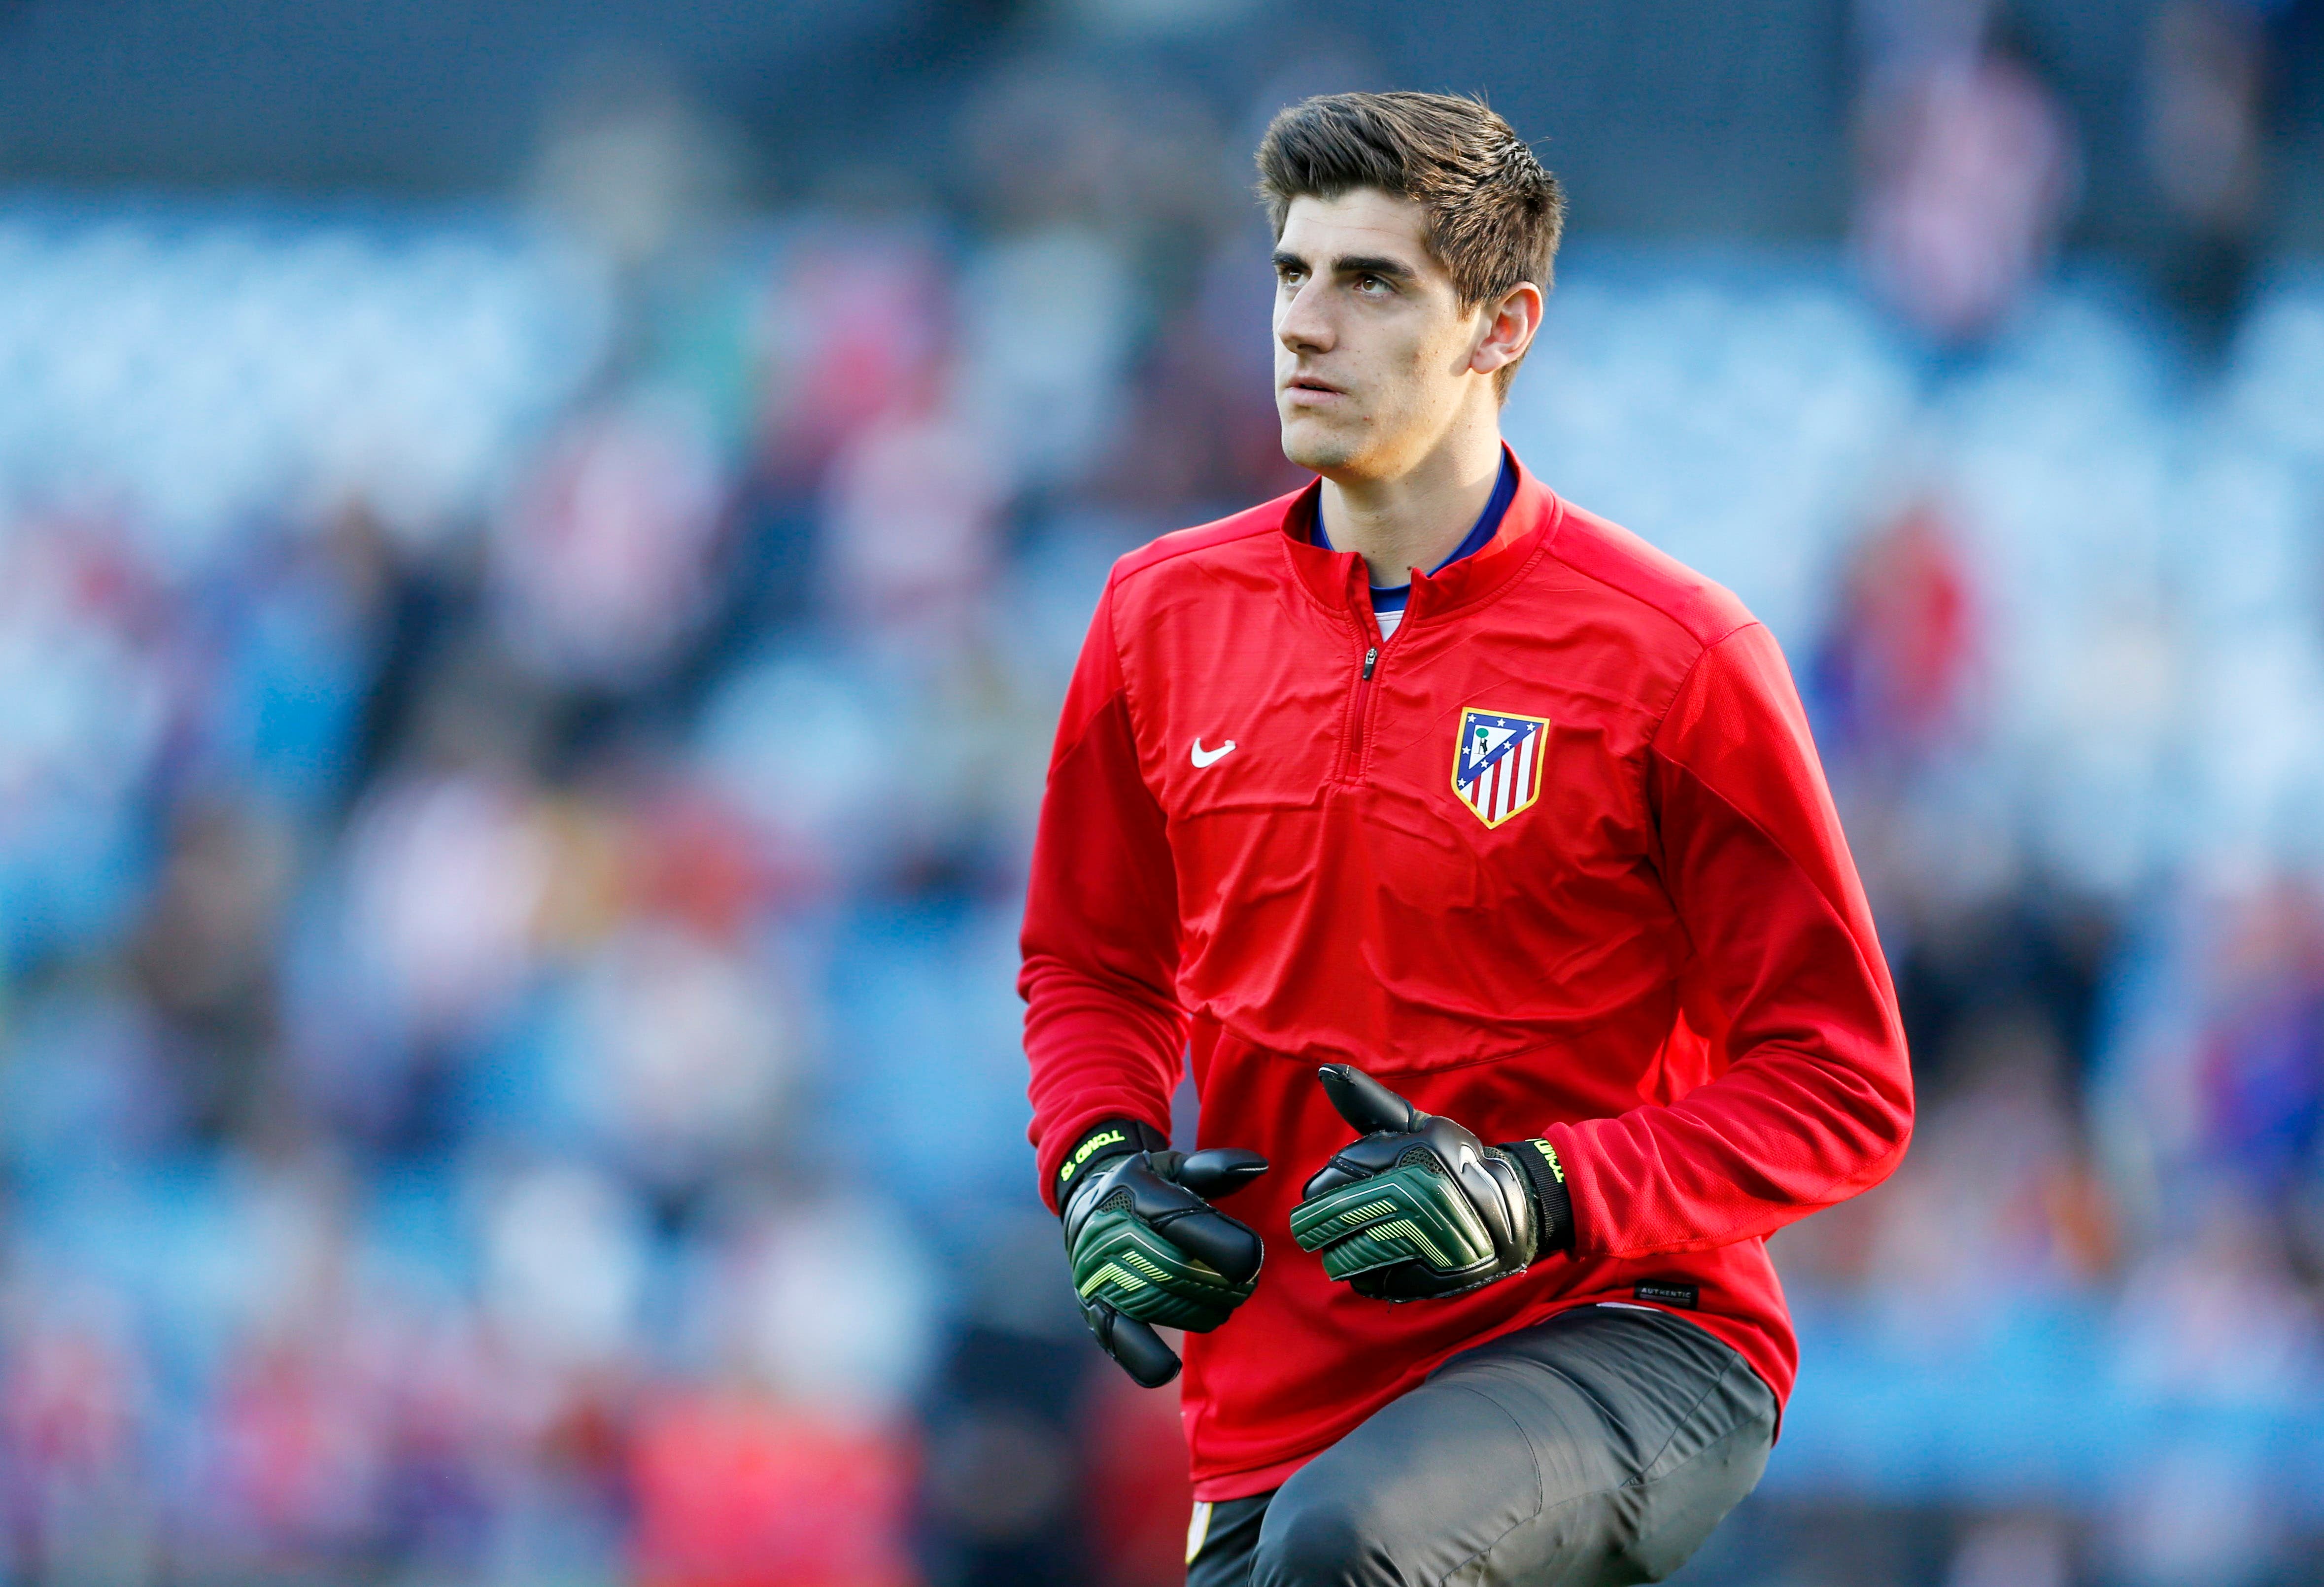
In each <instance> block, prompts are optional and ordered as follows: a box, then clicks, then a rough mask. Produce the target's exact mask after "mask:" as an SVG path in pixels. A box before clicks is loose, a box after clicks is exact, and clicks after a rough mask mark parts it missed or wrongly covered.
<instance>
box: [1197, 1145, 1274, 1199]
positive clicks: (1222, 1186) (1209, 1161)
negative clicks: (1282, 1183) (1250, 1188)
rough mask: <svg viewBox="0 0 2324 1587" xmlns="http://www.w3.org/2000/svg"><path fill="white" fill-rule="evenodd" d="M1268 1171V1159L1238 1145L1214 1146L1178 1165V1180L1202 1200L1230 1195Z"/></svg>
mask: <svg viewBox="0 0 2324 1587" xmlns="http://www.w3.org/2000/svg"><path fill="white" fill-rule="evenodd" d="M1266 1172H1267V1159H1266V1158H1263V1157H1260V1156H1259V1154H1258V1153H1257V1152H1255V1151H1245V1150H1243V1149H1241V1148H1240V1147H1234V1146H1214V1147H1212V1148H1210V1149H1208V1150H1205V1151H1198V1152H1195V1153H1194V1155H1193V1156H1191V1157H1189V1158H1187V1159H1186V1160H1185V1162H1183V1163H1181V1164H1179V1165H1178V1174H1177V1179H1178V1183H1179V1184H1181V1185H1183V1186H1185V1187H1186V1188H1187V1189H1189V1190H1191V1191H1193V1192H1194V1194H1195V1195H1199V1196H1201V1197H1202V1198H1203V1200H1205V1201H1211V1200H1214V1199H1216V1198H1217V1197H1219V1196H1222V1195H1233V1194H1234V1193H1235V1192H1236V1191H1238V1190H1240V1189H1241V1188H1242V1187H1243V1186H1246V1185H1248V1184H1250V1182H1251V1181H1252V1180H1254V1179H1256V1178H1258V1177H1259V1176H1260V1175H1261V1174H1264V1173H1266Z"/></svg>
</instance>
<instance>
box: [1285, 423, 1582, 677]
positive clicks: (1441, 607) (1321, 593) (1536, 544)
mask: <svg viewBox="0 0 2324 1587" xmlns="http://www.w3.org/2000/svg"><path fill="white" fill-rule="evenodd" d="M1501 456H1502V457H1503V459H1504V460H1505V461H1506V462H1507V463H1508V465H1509V466H1512V467H1514V468H1515V469H1516V470H1517V494H1516V495H1515V496H1514V497H1513V498H1511V500H1510V502H1509V506H1508V512H1504V513H1503V514H1502V515H1501V527H1500V529H1499V531H1498V532H1497V533H1496V534H1495V535H1494V536H1493V538H1492V540H1490V541H1489V542H1488V543H1487V544H1486V545H1485V547H1484V549H1481V550H1480V551H1477V552H1476V553H1474V554H1473V555H1471V556H1467V557H1463V558H1461V559H1460V560H1459V561H1457V562H1451V563H1448V564H1446V565H1445V566H1444V567H1440V568H1438V569H1437V570H1436V571H1435V572H1434V573H1433V574H1430V573H1423V572H1421V571H1420V570H1419V569H1418V568H1415V569H1413V573H1412V595H1411V598H1410V599H1409V600H1408V601H1407V602H1406V604H1405V608H1404V622H1405V625H1406V627H1409V626H1411V625H1412V624H1413V623H1425V622H1427V621H1429V620H1430V619H1432V618H1434V617H1438V616H1442V615H1444V614H1448V613H1452V612H1456V611H1458V610H1460V609H1461V608H1462V607H1463V606H1470V605H1474V604H1476V603H1477V602H1479V601H1481V600H1483V599H1485V598H1486V597H1487V596H1488V595H1492V594H1494V593H1495V592H1496V591H1498V590H1499V589H1500V588H1501V587H1502V586H1504V585H1506V584H1508V582H1509V580H1511V579H1512V578H1515V577H1517V575H1518V574H1519V573H1522V572H1523V571H1524V570H1525V569H1526V567H1527V566H1528V565H1529V564H1530V563H1531V562H1532V561H1533V559H1534V558H1535V555H1536V554H1537V553H1539V552H1540V551H1541V550H1542V549H1544V548H1545V547H1546V546H1547V545H1548V544H1549V543H1550V542H1551V541H1552V540H1554V539H1556V538H1557V531H1558V527H1559V525H1560V524H1561V523H1563V521H1564V517H1565V504H1564V503H1563V502H1561V501H1560V500H1559V499H1558V497H1557V494H1556V493H1555V492H1554V491H1552V490H1551V489H1550V488H1549V487H1548V486H1547V485H1545V484H1542V483H1541V481H1540V480H1539V479H1537V478H1535V476H1534V475H1533V474H1532V473H1531V472H1530V471H1529V470H1527V469H1526V466H1525V465H1524V464H1522V463H1520V462H1518V461H1517V454H1516V453H1515V452H1513V451H1512V450H1510V448H1509V445H1508V442H1507V441H1504V442H1502V443H1501ZM1322 497H1323V481H1322V480H1321V479H1320V478H1319V479H1316V480H1314V481H1311V482H1310V483H1309V484H1308V485H1307V488H1306V489H1305V490H1303V491H1301V492H1299V493H1298V494H1296V495H1294V496H1292V497H1290V498H1289V499H1288V500H1287V501H1286V502H1285V503H1284V514H1283V521H1282V523H1281V524H1280V525H1279V526H1278V538H1279V539H1280V540H1281V541H1282V544H1283V550H1284V554H1285V555H1286V557H1288V558H1290V561H1291V571H1292V574H1293V576H1294V577H1296V579H1297V580H1298V582H1299V584H1300V586H1302V587H1303V588H1305V590H1306V592H1307V593H1308V594H1309V595H1311V596H1313V597H1314V599H1315V600H1316V601H1317V602H1318V603H1319V604H1322V605H1323V606H1325V607H1326V608H1328V609H1330V610H1332V611H1334V612H1344V613H1347V614H1349V615H1351V617H1353V618H1354V619H1355V621H1356V622H1357V623H1358V624H1359V625H1360V626H1362V627H1366V628H1369V626H1370V625H1371V577H1370V575H1369V571H1368V570H1367V569H1366V567H1365V566H1364V559H1363V558H1361V557H1360V556H1359V555H1357V554H1356V553H1355V552H1353V551H1332V550H1326V549H1323V547H1322V546H1318V545H1316V544H1314V543H1313V537H1312V535H1311V532H1310V530H1311V526H1312V525H1313V524H1314V521H1315V513H1316V511H1317V507H1318V503H1320V502H1321V500H1322ZM1398 632H1402V631H1401V630H1399V631H1398Z"/></svg>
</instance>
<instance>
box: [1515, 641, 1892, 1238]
mask: <svg viewBox="0 0 2324 1587" xmlns="http://www.w3.org/2000/svg"><path fill="white" fill-rule="evenodd" d="M1646 789H1647V796H1648V798H1649V800H1650V802H1651V804H1652V807H1653V809H1654V812H1655V823H1656V832H1657V835H1658V837H1659V843H1660V853H1659V860H1660V866H1661V872H1662V878H1663V883H1664V886H1665V889H1666V890H1667V891H1668V893H1669V895H1670V898H1671V900H1672V901H1673V903H1674V906H1675V908H1676V909H1677V911H1678V915H1679V918H1680V919H1681V921H1682V922H1683V925H1684V927H1685V928H1686V932H1687V935H1688V937H1689V940H1690V942H1691V944H1692V950H1693V957H1692V962H1691V963H1690V964H1688V965H1687V966H1686V968H1685V971H1684V973H1683V1003H1684V1009H1685V1014H1684V1018H1685V1020H1686V1023H1687V1024H1688V1025H1689V1026H1690V1027H1692V1029H1693V1031H1694V1032H1695V1033H1696V1034H1697V1035H1698V1036H1699V1037H1700V1038H1701V1039H1702V1040H1703V1041H1705V1042H1707V1043H1708V1045H1709V1047H1710V1050H1711V1056H1712V1067H1713V1072H1714V1074H1715V1075H1716V1077H1715V1078H1713V1079H1711V1080H1710V1081H1708V1082H1707V1083H1705V1084H1701V1085H1698V1086H1696V1087H1695V1089H1693V1090H1692V1092H1689V1093H1686V1094H1684V1095H1683V1096H1680V1097H1678V1098H1677V1099H1676V1100H1675V1101H1674V1102H1672V1103H1669V1104H1668V1105H1648V1106H1643V1107H1638V1108H1635V1109H1632V1110H1630V1111H1629V1112H1624V1113H1622V1114H1620V1115H1618V1116H1617V1117H1613V1118H1606V1119H1593V1120H1588V1121H1582V1122H1578V1123H1568V1124H1559V1125H1554V1126H1552V1127H1551V1129H1550V1130H1548V1131H1547V1136H1548V1139H1549V1140H1550V1141H1551V1142H1552V1144H1554V1146H1555V1147H1556V1148H1557V1149H1558V1151H1559V1153H1560V1155H1561V1156H1562V1157H1563V1158H1564V1160H1565V1162H1566V1164H1567V1165H1568V1186H1567V1187H1568V1189H1569V1191H1570V1192H1571V1194H1572V1198H1573V1203H1574V1220H1575V1224H1576V1231H1577V1238H1578V1245H1577V1251H1578V1253H1579V1254H1582V1255H1585V1256H1616V1257H1642V1256H1651V1255H1655V1254H1661V1253H1668V1252H1677V1251H1687V1250H1708V1249H1711V1248H1714V1247H1717V1246H1721V1245H1727V1244H1731V1243H1733V1242H1735V1241H1741V1240H1748V1239H1750V1238H1753V1237H1755V1236H1759V1235H1765V1234H1767V1233H1770V1232H1774V1231H1775V1230H1776V1229H1780V1228H1782V1227H1783V1226H1784V1224H1786V1223H1792V1222H1794V1221H1795V1220H1797V1219H1799V1218H1802V1217H1804V1216H1806V1215H1807V1214H1808V1213H1812V1212H1815V1211H1816V1210H1818V1209H1819V1208H1821V1207H1826V1206H1830V1205H1831V1204H1834V1203H1836V1202H1840V1201H1844V1200H1846V1199H1847V1198H1848V1197H1849V1196H1851V1195H1856V1194H1858V1192H1860V1191H1863V1190H1865V1189H1867V1188H1869V1187H1870V1186H1874V1185H1876V1184H1877V1183H1879V1181H1880V1180H1881V1179H1883V1178H1885V1177H1886V1176H1887V1174H1888V1173H1889V1171H1890V1170H1891V1169H1893V1168H1894V1167H1895V1165H1896V1163H1897V1162H1898V1161H1899V1159H1901V1158H1902V1157H1903V1156H1904V1148H1905V1144H1906V1142H1907V1140H1909V1138H1910V1136H1911V1133H1912V1118H1913V1087H1912V1074H1911V1068H1910V1066H1909V1064H1908V1062H1907V1059H1906V1056H1905V1049H1904V1029H1903V1025H1902V1023H1901V1021H1900V1020H1899V1018H1898V1015H1897V1010H1896V998H1895V989H1894V988H1893V986H1892V985H1891V984H1890V982H1889V978H1888V971H1887V966H1886V963H1885V962H1884V961H1883V959H1882V957H1881V953H1880V945H1879V942H1878V940H1877V937H1875V935H1874V932H1873V927H1872V915H1871V909H1870V908H1869V906H1868V905H1867V903H1866V901H1865V897H1864V890H1863V887H1862V884H1861V883H1860V882H1859V881H1858V878H1857V873H1856V867H1855V863H1854V862H1853V861H1852V860H1851V859H1850V858H1849V853H1848V845H1847V841H1846V839H1845V838H1844V837H1843V835H1841V832H1840V818H1839V816H1838V813H1837V812H1836V811H1835V809H1834V808H1833V806H1832V801H1831V793H1830V791H1829V789H1827V788H1826V786H1825V784H1824V779H1823V772H1822V769H1821V766H1820V764H1819V763H1818V761H1817V759H1816V753H1815V745H1814V742H1813V740H1812V738H1811V736H1810V734H1809V731H1808V724H1807V719H1806V716H1805V715H1804V713H1803V711H1802V710H1801V708H1800V703H1799V697H1798V695H1797V693H1796V691H1795V690H1794V687H1793V685H1792V679H1791V675H1790V672H1789V671H1788V669H1786V668H1785V667H1784V659H1783V655H1782V652H1781V651H1780V650H1778V649H1777V648H1776V645H1775V640H1774V638H1773V637H1772V636H1771V635H1769V634H1768V632H1766V629H1765V628H1763V627H1761V626H1760V625H1758V624H1757V623H1751V624H1748V625H1747V626H1745V627H1743V628H1740V629H1738V630H1737V631H1736V632H1732V633H1730V634H1729V635H1728V636H1727V637H1725V638H1724V639H1722V640H1720V641H1719V642H1718V643H1716V644H1714V645H1712V646H1711V647H1710V648H1709V649H1707V650H1705V651H1704V652H1703V654H1702V656H1701V658H1700V659H1699V660H1697V661H1696V663H1695V665H1694V667H1693V669H1692V670H1691V671H1690V673H1689V674H1688V676H1687V678H1686V680H1685V681H1684V683H1683V685H1682V686H1681V687H1680V688H1679V691H1678V694H1677V697H1676V698H1675V699H1674V701H1673V703H1672V705H1671V706H1670V709H1669V710H1668V711H1667V712H1666V713H1665V716H1664V719H1663V721H1662V723H1661V724H1660V726H1659V728H1658V729H1657V731H1656V733H1655V737H1654V740H1653V743H1652V746H1651V750H1650V752H1649V761H1648V767H1647V772H1646ZM1722 1061H1723V1072H1720V1065H1721V1062H1722Z"/></svg>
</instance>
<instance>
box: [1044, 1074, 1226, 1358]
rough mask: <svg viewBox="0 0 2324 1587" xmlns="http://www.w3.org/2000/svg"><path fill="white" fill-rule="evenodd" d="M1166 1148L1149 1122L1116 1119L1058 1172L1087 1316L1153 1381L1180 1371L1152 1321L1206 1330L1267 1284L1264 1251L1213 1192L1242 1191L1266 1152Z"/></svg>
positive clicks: (1113, 1352)
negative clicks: (1262, 1280)
mask: <svg viewBox="0 0 2324 1587" xmlns="http://www.w3.org/2000/svg"><path fill="white" fill-rule="evenodd" d="M1168 1145H1169V1143H1168V1142H1167V1140H1164V1139H1163V1137H1162V1136H1161V1134H1160V1132H1159V1131H1157V1130H1154V1129H1153V1128H1152V1127H1151V1126H1149V1125H1145V1124H1139V1123H1134V1122H1130V1121H1125V1120H1115V1121H1109V1122H1107V1123H1104V1124H1101V1125H1099V1126H1098V1127H1097V1128H1096V1129H1094V1130H1091V1131H1090V1132H1089V1133H1088V1134H1087V1135H1085V1136H1084V1137H1083V1138H1082V1139H1081V1140H1079V1141H1078V1142H1076V1143H1075V1145H1074V1149H1073V1150H1072V1151H1070V1152H1068V1153H1066V1154H1065V1167H1063V1168H1062V1169H1061V1170H1060V1171H1059V1172H1058V1175H1057V1205H1058V1207H1059V1209H1060V1210H1061V1211H1062V1212H1063V1213H1064V1215H1065V1254H1066V1256H1067V1258H1068V1259H1070V1260H1071V1262H1072V1264H1073V1272H1074V1293H1075V1294H1076V1296H1078V1297H1079V1298H1080V1301H1081V1307H1082V1320H1083V1321H1084V1322H1085V1323H1087V1324H1089V1331H1090V1333H1092V1335H1093V1336H1094V1337H1095V1338H1096V1340H1097V1342H1098V1343H1099V1345H1100V1346H1101V1347H1102V1348H1103V1350H1104V1351H1105V1353H1106V1354H1108V1355H1110V1356H1111V1357H1112V1358H1113V1359H1114V1360H1115V1361H1118V1362H1119V1363H1120V1366H1121V1370H1123V1371H1125V1372H1128V1373H1129V1374H1130V1377H1132V1378H1133V1379H1137V1381H1138V1382H1139V1384H1140V1385H1142V1386H1143V1387H1145V1388H1148V1389H1158V1388H1160V1387H1161V1386H1162V1385H1163V1384H1165V1383H1167V1382H1168V1381H1170V1379H1173V1378H1175V1377H1176V1376H1177V1375H1178V1365H1179V1362H1178V1357H1177V1355H1176V1353H1175V1352H1173V1351H1172V1350H1171V1349H1170V1347H1169V1346H1168V1345H1167V1344H1165V1343H1163V1342H1162V1338H1161V1336H1160V1335H1159V1334H1157V1333H1155V1332H1154V1328H1155V1326H1156V1325H1157V1324H1159V1325H1160V1326H1162V1327H1165V1328H1184V1329H1186V1330H1188V1331H1189V1332H1191V1333H1209V1332H1210V1331H1211V1330H1212V1329H1213V1328H1215V1327H1217V1326H1218V1325H1219V1324H1221V1323H1223V1322H1225V1321H1226V1320H1227V1315H1228V1314H1229V1313H1231V1312H1232V1311H1233V1310H1234V1308H1235V1307H1237V1306H1240V1305H1241V1304H1242V1303H1243V1302H1244V1301H1246V1300H1249V1299H1250V1294H1251V1291H1252V1290H1253V1289H1255V1288H1257V1287H1259V1259H1260V1257H1261V1255H1262V1254H1263V1253H1262V1251H1261V1249H1260V1245H1259V1236H1258V1235H1257V1234H1256V1233H1254V1232H1252V1231H1251V1229H1250V1226H1249V1225H1247V1224H1244V1223H1237V1222H1236V1221H1235V1220H1234V1219H1232V1218H1230V1217H1228V1216H1227V1215H1226V1214H1225V1213H1222V1212H1220V1211H1219V1210H1218V1209H1217V1208H1215V1207H1213V1206H1212V1205H1211V1204H1210V1202H1209V1201H1208V1200H1206V1199H1205V1198H1206V1197H1209V1196H1213V1195H1231V1194H1232V1193H1234V1192H1235V1191H1237V1190H1240V1189H1241V1188H1242V1187H1243V1186H1245V1185H1248V1184H1249V1183H1250V1181H1251V1180H1253V1179H1255V1178H1257V1177H1258V1176H1259V1175H1261V1174H1264V1173H1266V1172H1267V1159H1266V1158H1262V1157H1260V1156H1259V1154H1258V1153H1257V1152H1250V1151H1241V1150H1238V1149H1233V1148H1213V1149H1211V1150H1208V1151H1198V1152H1194V1153H1192V1154H1191V1155H1189V1154H1183V1153H1179V1152H1174V1151H1170V1150H1167V1147H1168Z"/></svg>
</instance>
